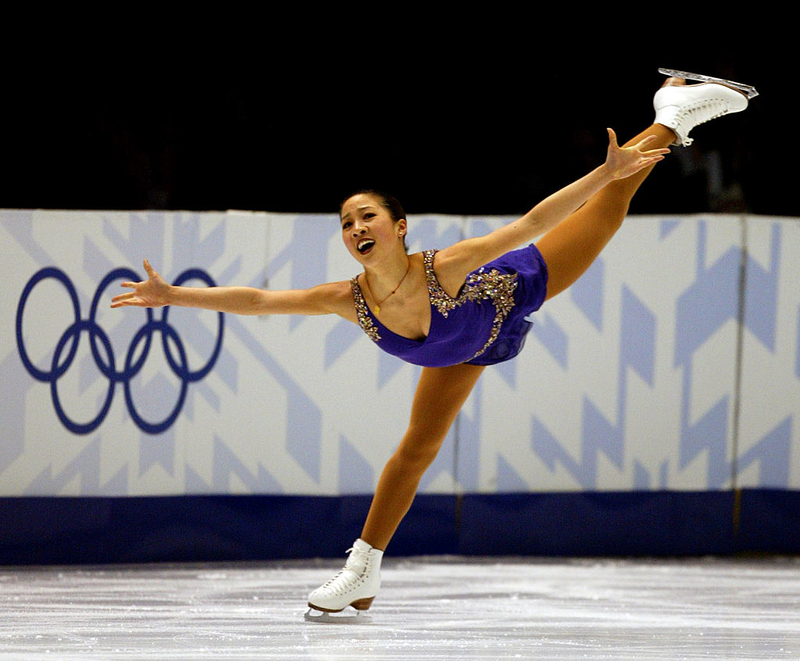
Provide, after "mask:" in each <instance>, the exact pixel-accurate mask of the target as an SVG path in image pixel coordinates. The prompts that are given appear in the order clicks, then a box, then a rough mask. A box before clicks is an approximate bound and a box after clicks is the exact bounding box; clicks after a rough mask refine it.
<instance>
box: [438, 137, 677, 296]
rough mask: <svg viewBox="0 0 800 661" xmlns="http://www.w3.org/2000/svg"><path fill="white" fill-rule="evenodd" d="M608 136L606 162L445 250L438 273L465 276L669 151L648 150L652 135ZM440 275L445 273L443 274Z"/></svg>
mask: <svg viewBox="0 0 800 661" xmlns="http://www.w3.org/2000/svg"><path fill="white" fill-rule="evenodd" d="M608 138H609V144H608V152H607V156H606V161H605V163H603V165H601V166H599V167H597V168H595V169H594V170H592V171H591V172H590V173H588V174H587V175H585V176H583V177H581V178H580V179H578V180H577V181H574V182H573V183H571V184H569V185H567V186H565V187H564V188H562V189H561V190H559V191H557V192H555V193H553V194H552V195H550V196H549V197H547V198H545V199H544V200H542V201H541V202H539V203H538V204H537V205H536V206H535V207H533V209H531V210H530V211H529V212H528V213H526V214H525V215H524V216H522V217H521V218H519V219H517V220H515V221H513V222H511V223H509V224H507V225H505V226H503V227H501V228H499V229H497V230H495V231H494V232H491V233H489V234H487V235H486V236H482V237H478V238H474V239H467V240H465V241H461V242H459V243H457V244H454V245H453V246H451V247H449V248H446V249H444V250H442V251H441V252H440V254H439V255H437V258H436V259H437V273H439V269H442V270H448V269H449V268H453V269H454V270H455V269H457V270H458V271H459V274H458V276H459V277H460V272H462V271H463V273H464V277H465V276H466V274H467V273H470V272H471V271H473V270H474V269H476V268H478V267H479V266H482V265H483V264H486V263H487V262H489V261H491V260H493V259H495V258H497V257H499V256H500V255H502V254H504V253H506V252H508V251H509V250H513V249H514V248H516V247H519V246H521V245H522V244H524V243H528V242H530V241H532V240H533V239H535V238H536V237H538V236H541V235H542V234H544V233H546V232H548V231H549V230H551V229H553V228H554V227H555V226H556V225H558V224H559V223H560V222H561V221H562V220H564V219H565V218H567V217H568V216H569V215H570V214H572V213H573V212H575V211H576V210H577V209H579V208H580V207H581V206H583V204H585V203H586V201H587V200H588V199H589V198H591V197H592V196H593V195H594V194H595V193H597V192H598V191H600V190H602V189H603V188H605V187H606V186H607V185H608V184H610V183H612V182H614V181H618V180H620V179H625V178H627V177H630V176H631V175H634V174H636V173H637V172H640V171H642V170H644V169H646V168H649V167H651V166H652V165H654V164H655V163H657V162H658V161H661V160H663V158H664V155H665V154H668V153H669V151H670V150H669V148H657V149H649V148H648V147H650V145H651V143H652V142H653V141H654V140H655V138H654V137H652V136H648V137H646V138H644V139H642V140H641V141H639V142H637V143H635V144H631V145H626V146H623V147H620V146H619V145H618V144H617V136H616V134H615V133H614V131H613V130H612V129H608ZM448 262H449V264H448ZM441 277H446V275H445V274H443V273H440V279H441ZM458 279H459V278H456V280H458ZM443 284H444V283H443Z"/></svg>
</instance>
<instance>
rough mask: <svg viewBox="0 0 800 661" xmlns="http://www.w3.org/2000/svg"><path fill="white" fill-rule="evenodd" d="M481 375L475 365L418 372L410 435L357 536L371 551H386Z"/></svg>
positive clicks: (392, 462)
mask: <svg viewBox="0 0 800 661" xmlns="http://www.w3.org/2000/svg"><path fill="white" fill-rule="evenodd" d="M483 370H484V368H483V367H481V366H478V365H453V366H452V367H426V368H424V369H423V370H422V374H421V376H420V379H419V384H418V385H417V390H416V394H415V395H414V402H413V404H412V406H411V421H410V424H409V426H408V430H407V431H406V433H405V436H403V440H402V441H401V442H400V445H399V446H398V448H397V450H396V451H395V453H394V454H393V455H392V457H391V459H389V461H388V463H387V464H386V467H385V468H384V469H383V473H382V474H381V478H380V480H379V481H378V488H377V490H376V492H375V496H374V498H373V500H372V506H371V507H370V510H369V514H368V516H367V521H366V523H365V524H364V529H363V531H362V533H361V539H363V540H364V541H365V542H367V543H368V544H370V545H371V546H373V547H374V548H376V549H380V550H385V549H386V547H387V545H388V544H389V541H390V540H391V539H392V536H393V535H394V532H395V530H397V526H398V525H400V521H401V520H402V519H403V517H404V516H405V514H406V512H408V509H409V508H410V507H411V503H412V502H413V501H414V496H415V495H416V493H417V487H418V486H419V481H420V479H421V478H422V475H423V473H425V470H426V469H427V468H428V466H430V465H431V463H432V462H433V460H434V459H435V458H436V455H437V454H438V452H439V448H440V447H441V446H442V442H443V441H444V439H445V436H446V435H447V432H448V430H449V429H450V426H451V425H452V424H453V421H454V420H455V419H456V416H457V415H458V412H459V411H460V410H461V407H462V406H463V405H464V402H465V401H466V400H467V397H469V394H470V392H472V388H473V387H474V386H475V383H476V382H477V381H478V377H479V376H480V375H481V373H482V372H483Z"/></svg>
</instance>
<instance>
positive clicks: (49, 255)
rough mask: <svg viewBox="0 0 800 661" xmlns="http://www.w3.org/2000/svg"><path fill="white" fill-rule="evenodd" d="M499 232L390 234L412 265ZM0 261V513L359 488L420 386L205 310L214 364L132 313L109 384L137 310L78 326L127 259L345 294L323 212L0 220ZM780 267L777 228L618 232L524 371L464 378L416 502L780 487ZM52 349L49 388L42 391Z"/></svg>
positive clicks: (710, 220) (786, 342) (798, 386)
mask: <svg viewBox="0 0 800 661" xmlns="http://www.w3.org/2000/svg"><path fill="white" fill-rule="evenodd" d="M507 220H510V219H509V218H463V217H444V216H440V217H417V218H413V217H412V218H411V219H410V225H411V233H410V236H409V245H410V249H411V250H412V251H417V250H421V249H427V248H443V247H445V246H447V245H449V244H451V243H453V242H454V241H457V240H458V239H459V238H461V237H463V236H468V235H473V234H475V233H478V232H483V231H486V230H487V229H490V228H491V227H494V226H497V225H498V224H500V223H502V222H505V221H507ZM744 247H746V248H747V260H746V264H747V267H748V268H747V274H748V280H747V283H746V286H745V287H744V288H741V287H740V284H741V277H740V276H741V264H742V249H743V248H744ZM0 251H2V253H1V254H2V258H3V264H4V265H5V266H4V283H5V286H4V288H3V291H2V294H0V417H1V418H2V421H3V427H4V430H5V431H4V436H3V438H4V442H3V444H2V446H1V447H0V495H4V496H17V495H27V496H33V495H64V496H67V495H70V496H92V495H108V496H126V495H130V496H133V495H168V494H170V495H171V494H176V495H180V494H198V493H222V494H227V493H230V494H248V493H259V494H314V495H338V494H359V493H370V492H371V491H372V490H373V489H374V487H375V484H376V482H377V479H378V477H379V475H380V471H381V469H382V467H383V465H384V463H385V461H386V459H387V458H388V457H389V455H390V454H391V452H392V450H393V448H394V447H395V445H396V443H397V442H398V441H399V439H400V437H401V435H402V433H403V431H404V429H405V425H406V422H407V416H408V410H409V407H410V402H411V398H412V396H413V392H414V386H415V383H416V379H417V376H418V374H419V368H418V367H414V366H410V365H406V364H403V363H401V362H400V361H399V360H397V359H395V358H393V357H391V356H388V355H386V354H384V353H383V352H381V351H380V350H379V349H378V348H377V347H375V346H374V343H373V342H372V341H371V340H369V338H367V337H366V335H364V334H363V333H362V332H361V330H360V329H359V328H357V327H356V326H354V325H352V324H349V323H348V322H345V321H342V320H340V319H338V318H333V317H330V318H327V317H307V318H304V317H270V318H254V317H234V316H231V315H225V316H224V320H223V326H222V339H221V341H220V342H221V343H220V345H219V351H218V353H216V354H215V346H216V342H217V340H218V338H219V324H220V322H219V316H218V315H217V314H215V313H213V312H207V311H202V312H198V311H191V310H180V309H170V312H169V314H168V325H169V327H170V329H168V330H163V329H164V324H161V325H160V326H159V323H160V320H162V319H163V316H162V314H163V311H154V313H153V319H154V320H155V321H154V325H153V324H151V325H150V326H148V327H147V328H150V329H151V331H152V332H151V333H150V335H151V345H150V351H149V353H148V354H147V356H146V360H144V361H142V362H141V366H140V368H139V365H138V364H137V362H136V354H135V352H132V353H131V358H130V359H129V365H128V368H127V369H126V367H125V362H126V356H127V355H128V352H129V349H130V347H131V346H132V345H136V347H135V348H137V349H138V350H139V352H141V350H142V348H143V347H144V346H145V344H146V342H145V338H146V337H147V336H148V333H146V332H145V330H146V323H145V322H146V321H147V315H146V313H145V312H144V311H142V310H132V309H127V310H110V309H109V308H108V305H107V304H108V302H109V301H110V298H111V296H112V295H113V294H114V293H116V291H118V290H119V286H118V285H119V281H116V282H114V283H111V284H109V286H108V287H107V288H106V289H105V290H104V291H102V292H101V294H102V295H101V296H100V303H98V305H97V307H96V313H95V315H94V317H93V319H94V322H95V325H94V326H92V324H91V323H90V322H91V308H92V301H93V298H94V296H95V294H96V293H97V292H98V289H99V285H100V283H101V282H102V281H103V278H104V277H105V276H106V275H107V274H109V273H110V272H112V271H113V270H114V269H116V268H122V267H124V268H127V269H132V270H133V271H135V272H136V273H137V274H141V273H142V272H143V269H142V267H141V262H142V259H143V258H145V257H147V258H148V259H149V260H150V261H151V263H152V264H153V265H154V267H156V268H157V269H158V270H159V271H160V272H161V273H162V274H163V275H164V277H165V278H166V279H167V280H169V281H173V280H174V279H175V278H176V277H177V276H178V275H179V274H180V273H183V272H185V271H186V270H187V269H201V270H202V271H203V272H205V273H206V274H208V275H209V276H210V277H211V278H212V279H213V280H214V282H216V283H217V284H220V285H251V286H257V287H262V286H265V285H268V286H269V287H271V288H274V289H284V288H294V287H308V286H312V285H314V284H317V283H319V282H323V281H329V280H343V279H349V278H350V277H352V276H353V275H355V274H356V273H357V272H358V270H359V268H358V265H357V264H356V263H355V262H353V260H352V258H350V257H349V255H348V254H347V252H346V250H345V248H344V247H343V246H342V244H341V238H340V236H339V230H338V223H337V221H336V218H335V216H329V215H315V216H299V215H289V214H267V213H242V212H228V213H148V212H76V211H70V212H59V211H3V212H0ZM799 258H800V226H798V224H797V221H795V220H791V219H768V218H743V217H738V216H736V217H734V216H700V217H663V218H661V217H632V218H630V219H628V221H627V222H626V223H625V225H624V226H623V228H622V230H620V232H619V233H618V234H617V236H616V237H615V238H614V240H613V241H612V243H611V244H610V245H609V246H608V248H607V249H606V250H605V251H604V253H603V254H602V256H601V258H600V259H599V260H598V262H597V263H596V264H595V266H594V267H593V268H592V269H591V270H590V271H589V272H588V273H587V274H586V275H585V276H584V277H583V278H582V279H581V280H580V281H579V282H578V283H577V284H576V285H575V286H574V287H573V288H572V289H571V290H569V291H568V292H565V293H564V294H562V295H561V296H559V297H557V298H555V299H554V300H552V301H550V302H548V303H546V304H545V306H544V307H543V308H542V310H540V311H539V313H537V314H536V315H535V316H534V323H535V325H534V328H533V329H532V331H531V333H530V334H529V336H528V340H527V344H526V347H525V349H524V351H523V352H522V354H521V355H520V356H519V357H518V358H517V359H515V360H514V361H511V362H509V363H506V364H504V365H500V366H496V367H491V368H489V369H487V370H486V372H485V373H484V375H483V377H482V379H481V381H480V382H479V384H478V386H477V388H476V390H475V392H474V393H473V395H472V396H471V397H470V399H469V400H468V402H467V404H466V405H465V407H464V410H463V412H462V415H461V416H460V419H459V421H458V423H457V424H456V425H455V426H454V428H453V430H451V432H450V435H449V438H448V440H447V442H446V443H445V445H444V447H443V449H442V452H441V454H440V456H439V457H438V458H437V460H436V462H435V464H434V465H433V466H432V467H431V469H430V470H429V472H428V474H427V475H426V476H425V478H424V480H423V484H422V487H421V491H422V492H423V493H459V492H464V491H466V492H487V493H493V492H509V491H512V492H513V491H535V492H543V491H544V492H547V491H582V490H587V491H594V490H601V491H602V490H609V491H635V490H659V489H675V490H717V489H726V488H731V487H733V486H745V487H770V488H797V487H798V486H799V485H798V480H800V478H798V474H799V473H798V468H800V466H798V461H800V459H798V456H799V455H800V431H798V427H800V396H799V395H800V358H798V353H799V345H800V328H799V327H798V326H799V325H800V292H799V291H798V287H797V286H796V283H797V282H798V266H797V264H798V263H800V259H799ZM41 269H51V271H49V273H50V274H51V275H50V276H49V277H46V278H43V279H42V280H40V281H38V282H37V283H36V284H35V285H34V286H32V287H29V290H28V292H27V297H26V298H25V301H24V303H25V304H24V306H23V312H22V315H21V328H20V333H19V334H18V333H17V320H18V316H19V312H20V301H21V299H22V298H23V293H24V292H26V286H29V285H30V283H31V282H32V279H33V278H34V277H35V274H37V273H38V272H40V270H41ZM56 269H57V271H58V273H59V274H61V275H60V276H59V277H61V278H66V279H67V280H68V281H69V283H71V286H73V287H74V290H75V292H76V295H77V300H78V305H79V311H78V318H77V320H78V321H80V322H81V324H82V325H80V324H79V325H80V328H81V330H80V332H79V335H78V336H79V342H78V345H77V349H76V351H75V354H74V356H72V358H71V359H70V356H71V347H72V346H73V339H74V335H75V334H77V333H78V331H76V330H75V328H76V326H75V327H73V330H72V334H70V332H69V329H70V327H71V326H73V325H74V324H75V322H76V316H75V311H74V310H73V304H72V302H71V300H70V296H69V293H68V285H66V284H65V282H64V281H63V280H59V279H57V278H56V277H55V276H54V275H53V273H55V270H56ZM195 284H199V285H202V282H200V281H197V282H196V283H195ZM742 292H743V293H744V294H745V295H746V299H745V300H742V298H741V296H740V294H741V293H742ZM741 310H744V311H745V313H746V314H745V316H744V322H745V323H744V324H743V325H740V324H739V316H740V312H741ZM93 329H94V330H93ZM98 329H99V330H98ZM137 332H139V333H140V334H142V335H141V337H140V340H138V341H137V340H135V338H136V333H137ZM165 333H166V334H167V336H168V337H169V338H170V340H169V342H170V344H169V346H170V347H171V348H170V353H169V355H167V354H165V352H164V349H163V345H162V336H163V335H164V334H165ZM92 335H94V337H95V343H96V345H97V347H98V349H97V351H96V353H97V356H95V355H93V352H92V349H91V343H90V337H91V336H92ZM20 338H21V344H20ZM103 338H107V340H104V339H103ZM175 338H177V340H176V339H175ZM59 342H60V344H61V348H60V352H59V356H58V359H59V360H58V361H57V362H58V365H57V367H56V372H63V374H62V373H60V374H59V375H58V378H57V379H53V369H52V368H53V356H54V353H55V352H56V348H57V347H58V346H59ZM137 342H138V343H137ZM177 342H179V343H180V345H181V347H183V349H184V351H185V356H186V358H185V361H186V366H185V368H181V365H180V363H181V362H182V359H181V357H180V356H181V354H180V351H179V348H178V346H177ZM106 343H107V344H106ZM107 346H110V347H111V350H112V351H113V354H114V358H115V365H116V368H115V369H116V371H117V375H116V376H115V377H113V379H114V381H115V385H114V386H113V390H112V389H111V381H112V379H111V378H110V377H109V372H110V370H109V368H108V367H107V362H108V359H107V354H106V351H107V348H106V347H107ZM21 347H22V348H21ZM23 354H24V355H25V356H26V357H27V358H28V363H29V366H28V367H26V365H25V364H23V360H22V356H23ZM98 356H99V358H98ZM170 356H171V358H172V364H171V363H170V360H169V359H168V358H169V357H170ZM212 359H213V368H212V369H211V370H210V371H209V372H208V373H207V374H205V375H203V376H202V377H201V378H196V379H195V380H191V381H188V382H186V383H185V384H184V381H186V378H185V377H186V375H187V374H190V373H194V374H195V376H196V372H197V370H199V369H200V368H201V367H203V366H204V365H207V364H208V363H209V361H211V360H212ZM740 359H741V360H740ZM98 360H99V363H98ZM103 363H106V366H104V365H103ZM31 366H32V367H31ZM176 367H177V369H176ZM31 369H32V370H33V371H34V372H35V371H37V370H38V374H39V377H40V378H39V380H37V378H35V377H34V375H33V374H32V372H31ZM181 369H183V372H181ZM48 375H49V376H48ZM182 375H183V377H184V378H182ZM193 378H194V377H193ZM48 379H49V380H48ZM53 381H55V382H56V385H55V388H54V387H53V384H52V382H53ZM126 384H127V386H126ZM126 387H127V390H128V391H129V393H130V397H128V398H126ZM182 391H183V399H181V392H182ZM54 392H55V394H54ZM109 392H111V395H110V396H109ZM105 402H108V407H107V412H105V413H104V414H103V415H102V420H99V422H98V423H97V424H93V421H97V420H98V418H99V416H100V415H101V413H103V410H104V404H105ZM58 410H61V411H62V417H59V415H58ZM737 411H738V412H739V417H738V418H737V417H736V413H737ZM173 412H175V413H176V415H175V417H174V420H170V415H171V414H172V413H173ZM137 416H138V417H137ZM65 419H68V420H70V421H71V423H69V424H67V423H65ZM138 420H143V421H144V423H145V424H144V425H143V424H140V422H137V421H138ZM70 424H71V425H72V428H70ZM148 425H149V428H143V426H144V427H147V426H148ZM737 425H738V433H737ZM76 428H79V429H78V431H76ZM737 471H738V472H737Z"/></svg>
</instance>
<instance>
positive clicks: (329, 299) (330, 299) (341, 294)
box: [308, 280, 357, 321]
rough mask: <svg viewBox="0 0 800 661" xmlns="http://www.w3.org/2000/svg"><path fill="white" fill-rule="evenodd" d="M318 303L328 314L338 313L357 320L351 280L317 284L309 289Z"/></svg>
mask: <svg viewBox="0 0 800 661" xmlns="http://www.w3.org/2000/svg"><path fill="white" fill-rule="evenodd" d="M308 293H309V296H311V297H313V299H314V301H315V303H316V305H318V306H319V308H320V309H321V310H323V311H324V312H326V313H328V314H337V315H339V316H340V317H344V318H345V319H348V320H350V321H356V319H357V317H356V311H355V305H354V303H353V288H352V285H351V284H350V281H349V280H339V281H338V282H329V283H326V284H324V285H317V286H316V287H313V288H311V289H310V290H309V292H308Z"/></svg>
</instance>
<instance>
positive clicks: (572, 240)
mask: <svg viewBox="0 0 800 661" xmlns="http://www.w3.org/2000/svg"><path fill="white" fill-rule="evenodd" d="M649 135H655V136H656V140H655V141H653V142H652V143H650V144H649V145H648V149H658V148H661V147H668V146H669V145H670V144H671V143H672V142H673V141H674V140H675V133H673V132H672V130H671V129H668V128H666V127H664V126H662V125H661V124H653V125H652V126H650V127H649V128H648V129H647V130H645V131H643V132H642V133H640V134H639V135H637V136H636V137H635V138H633V139H632V140H629V141H628V142H627V143H625V145H624V146H630V145H634V144H636V143H638V142H639V141H641V140H643V139H644V138H646V137H647V136H649ZM653 167H655V166H651V167H649V168H647V169H645V170H642V171H641V172H637V173H636V174H634V175H632V176H630V177H628V178H626V179H620V180H618V181H614V182H612V183H610V184H609V185H608V186H606V187H605V188H604V189H603V190H601V191H599V192H598V193H596V194H595V195H594V196H592V197H591V198H590V199H589V200H588V201H587V202H586V204H584V205H583V206H582V207H581V208H580V209H578V210H577V211H576V212H575V213H573V214H572V215H570V216H569V217H568V218H566V219H564V220H563V221H562V222H561V223H560V224H559V225H558V226H556V227H554V228H553V229H552V230H550V231H549V232H548V233H547V234H545V235H544V236H543V237H542V238H541V239H540V240H539V241H538V242H537V244H536V246H537V248H539V250H540V251H541V253H542V257H544V261H545V264H547V272H548V281H547V298H548V299H550V298H552V297H553V296H555V295H556V294H560V293H561V292H562V291H564V290H565V289H567V287H569V286H570V285H572V283H574V282H575V281H576V280H577V279H578V278H579V277H580V276H581V275H583V273H584V272H585V271H586V270H587V269H588V268H589V266H591V264H592V262H594V260H595V259H597V256H598V255H599V254H600V252H601V251H602V250H603V248H605V246H606V244H607V243H608V242H609V241H610V240H611V237H612V236H614V234H615V233H616V231H617V230H618V229H619V228H620V226H621V225H622V221H623V220H624V219H625V216H626V215H627V213H628V208H629V206H630V203H631V200H632V199H633V196H634V194H635V193H636V191H637V190H638V189H639V186H641V185H642V182H643V181H644V180H645V179H646V178H647V176H648V175H649V174H650V172H651V171H652V169H653Z"/></svg>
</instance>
